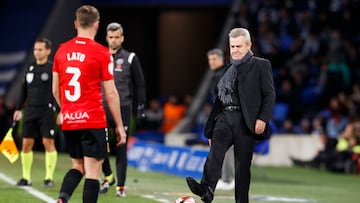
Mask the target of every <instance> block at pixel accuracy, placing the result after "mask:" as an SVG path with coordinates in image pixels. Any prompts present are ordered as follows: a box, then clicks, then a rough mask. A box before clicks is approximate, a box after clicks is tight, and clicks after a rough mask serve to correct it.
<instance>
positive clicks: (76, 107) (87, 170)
mask: <svg viewBox="0 0 360 203" xmlns="http://www.w3.org/2000/svg"><path fill="white" fill-rule="evenodd" d="M99 19H100V15H99V12H98V10H97V9H96V8H95V7H93V6H90V5H84V6H81V7H80V8H78V9H77V11H76V20H75V28H76V30H77V36H76V37H74V38H73V39H70V40H69V41H67V42H65V43H63V44H61V45H60V47H59V49H58V50H57V52H56V54H55V59H54V67H53V94H54V97H55V99H56V101H57V102H58V103H59V105H60V108H61V116H62V118H61V125H62V130H63V131H64V136H65V141H66V144H67V147H68V152H69V154H70V157H71V160H72V168H71V169H70V170H69V171H68V172H67V173H66V175H65V177H64V179H63V183H62V186H61V189H60V193H59V198H58V202H60V203H66V202H68V201H69V199H70V197H71V195H72V193H73V192H74V190H75V188H76V187H77V185H78V184H79V182H80V181H81V179H82V177H83V175H84V174H85V177H86V180H85V184H84V191H83V202H86V203H89V202H90V203H91V202H97V199H98V191H99V178H100V172H101V165H102V162H103V160H104V158H105V157H106V156H107V136H108V134H107V122H106V115H105V111H104V108H103V104H102V96H101V88H102V85H103V87H104V93H105V98H106V101H107V104H108V106H109V109H110V112H111V114H112V116H113V119H114V122H115V124H116V129H115V130H116V134H117V140H118V143H117V144H118V145H121V144H124V143H125V142H126V133H125V130H124V127H123V123H122V120H121V116H120V115H121V112H120V108H119V107H120V99H119V95H118V92H117V90H116V87H115V84H114V80H113V59H112V56H111V54H110V53H109V50H108V49H107V48H106V47H104V46H102V45H100V44H99V43H97V42H95V41H94V38H95V35H96V33H97V30H98V28H99Z"/></svg>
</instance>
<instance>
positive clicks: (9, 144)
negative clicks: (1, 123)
mask: <svg viewBox="0 0 360 203" xmlns="http://www.w3.org/2000/svg"><path fill="white" fill-rule="evenodd" d="M13 127H14V125H13V126H12V127H11V128H10V129H9V130H8V132H7V133H6V135H5V137H4V139H3V141H2V142H1V144H0V152H1V153H2V154H3V155H4V156H5V157H6V158H7V159H8V160H9V161H10V163H14V162H15V161H16V160H17V159H18V158H19V151H18V149H17V147H16V144H15V141H14V138H13V136H12V132H13Z"/></svg>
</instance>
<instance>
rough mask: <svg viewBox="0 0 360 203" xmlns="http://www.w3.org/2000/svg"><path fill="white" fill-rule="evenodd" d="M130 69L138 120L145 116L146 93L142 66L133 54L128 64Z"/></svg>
mask: <svg viewBox="0 0 360 203" xmlns="http://www.w3.org/2000/svg"><path fill="white" fill-rule="evenodd" d="M130 69H131V72H132V74H131V75H132V79H133V82H134V86H135V88H134V90H135V91H136V92H135V94H136V98H137V118H138V120H141V119H144V118H145V110H144V107H145V100H146V93H145V79H144V74H143V71H142V67H141V65H140V61H139V59H138V57H137V56H136V55H135V56H134V58H133V60H132V63H131V65H130Z"/></svg>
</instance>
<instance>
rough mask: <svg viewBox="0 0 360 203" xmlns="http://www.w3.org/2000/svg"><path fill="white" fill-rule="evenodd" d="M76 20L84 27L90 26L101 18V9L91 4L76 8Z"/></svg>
mask: <svg viewBox="0 0 360 203" xmlns="http://www.w3.org/2000/svg"><path fill="white" fill-rule="evenodd" d="M76 20H77V21H78V25H79V26H80V27H82V28H88V27H90V26H91V25H93V24H94V23H96V22H97V21H99V20H100V14H99V11H98V10H97V9H96V8H95V7H94V6H90V5H83V6H81V7H80V8H78V9H77V10H76Z"/></svg>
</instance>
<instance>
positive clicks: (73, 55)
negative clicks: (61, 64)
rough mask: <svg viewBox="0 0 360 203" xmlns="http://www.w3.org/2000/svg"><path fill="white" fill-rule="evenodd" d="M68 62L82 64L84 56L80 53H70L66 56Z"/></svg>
mask: <svg viewBox="0 0 360 203" xmlns="http://www.w3.org/2000/svg"><path fill="white" fill-rule="evenodd" d="M66 57H67V60H68V61H80V62H84V60H85V57H86V55H85V54H83V53H81V52H71V53H67V54H66Z"/></svg>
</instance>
